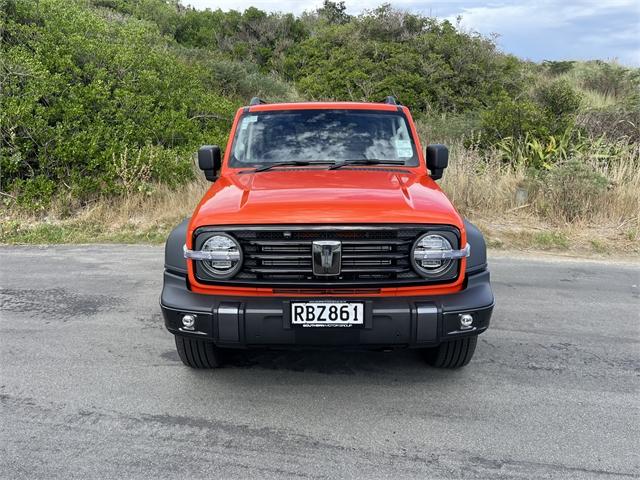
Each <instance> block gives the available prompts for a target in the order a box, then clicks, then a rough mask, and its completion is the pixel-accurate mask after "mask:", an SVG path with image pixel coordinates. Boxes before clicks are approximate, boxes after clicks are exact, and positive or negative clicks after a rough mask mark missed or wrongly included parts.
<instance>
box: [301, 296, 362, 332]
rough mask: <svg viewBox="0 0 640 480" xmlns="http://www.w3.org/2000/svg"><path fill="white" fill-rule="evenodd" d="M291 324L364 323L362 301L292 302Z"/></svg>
mask: <svg viewBox="0 0 640 480" xmlns="http://www.w3.org/2000/svg"><path fill="white" fill-rule="evenodd" d="M291 324H292V325H302V326H303V327H351V326H352V325H363V324H364V303H362V302H292V303H291Z"/></svg>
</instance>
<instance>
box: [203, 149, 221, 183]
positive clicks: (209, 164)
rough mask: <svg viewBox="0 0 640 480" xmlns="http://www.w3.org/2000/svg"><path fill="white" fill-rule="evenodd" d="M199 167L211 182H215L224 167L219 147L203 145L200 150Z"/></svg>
mask: <svg viewBox="0 0 640 480" xmlns="http://www.w3.org/2000/svg"><path fill="white" fill-rule="evenodd" d="M198 166H199V167H200V170H202V171H203V172H204V176H205V178H206V179H207V180H209V181H210V182H215V180H216V178H218V176H217V173H218V171H220V167H222V155H221V154H220V147H219V146H217V145H203V146H202V147H200V148H199V149H198Z"/></svg>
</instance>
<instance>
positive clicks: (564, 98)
mask: <svg viewBox="0 0 640 480" xmlns="http://www.w3.org/2000/svg"><path fill="white" fill-rule="evenodd" d="M535 98H536V100H537V101H538V103H539V104H540V106H541V107H542V108H543V109H544V110H545V112H546V114H547V116H548V117H549V120H550V122H549V123H550V124H551V125H550V128H551V130H552V133H557V132H563V131H565V130H566V129H567V127H569V126H570V125H571V123H572V119H573V118H574V116H575V114H576V112H577V111H578V109H579V108H580V104H581V100H582V96H581V95H580V93H579V92H578V91H577V90H576V89H574V88H573V86H572V85H571V84H570V83H569V82H568V81H567V80H565V79H561V80H556V81H553V82H551V83H548V84H544V85H542V86H540V87H539V88H538V89H537V91H536V92H535Z"/></svg>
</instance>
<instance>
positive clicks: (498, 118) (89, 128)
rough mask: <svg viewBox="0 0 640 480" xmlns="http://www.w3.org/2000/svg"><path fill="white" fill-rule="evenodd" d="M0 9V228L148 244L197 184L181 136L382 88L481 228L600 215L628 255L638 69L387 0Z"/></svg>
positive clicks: (376, 93) (367, 97)
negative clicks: (282, 105) (263, 112)
mask: <svg viewBox="0 0 640 480" xmlns="http://www.w3.org/2000/svg"><path fill="white" fill-rule="evenodd" d="M0 5H2V13H1V15H2V17H1V18H0V22H1V23H0V35H1V40H2V44H1V48H2V51H1V55H0V82H1V83H0V88H1V92H0V93H1V95H0V133H1V136H0V140H1V142H2V143H1V145H0V169H1V170H0V192H1V195H2V201H3V207H2V208H3V209H4V210H3V216H4V221H3V225H2V230H1V231H0V236H1V238H2V239H4V240H5V241H20V239H27V240H29V239H32V240H33V241H42V240H44V241H46V240H47V238H49V239H51V238H53V239H54V240H55V241H65V240H70V241H74V240H92V239H99V240H100V239H102V240H104V239H109V238H113V235H112V234H113V231H114V230H115V231H119V232H122V231H125V230H126V231H129V232H137V233H140V232H146V233H144V234H143V235H144V236H146V237H145V238H149V239H160V238H161V237H162V235H164V233H165V232H166V229H167V228H169V226H170V225H171V223H172V222H174V221H175V220H176V218H178V217H180V216H184V215H188V213H189V210H190V208H192V207H193V205H194V204H195V202H196V200H197V197H198V196H199V195H200V194H201V192H202V190H203V189H204V188H205V187H206V186H205V185H204V184H203V183H201V182H200V180H199V179H197V177H195V176H194V168H193V152H194V150H195V149H196V148H197V147H198V146H199V145H201V144H203V143H218V144H220V145H222V146H224V145H225V144H226V136H227V133H228V129H229V126H230V123H231V120H232V115H233V113H234V111H235V109H236V108H237V107H239V106H241V105H243V104H246V103H247V101H248V99H249V98H250V97H252V96H254V95H260V96H262V97H265V98H267V99H269V100H272V101H282V100H321V99H332V100H333V99H337V100H356V101H360V100H364V101H380V100H381V99H383V98H384V97H385V96H387V95H395V96H396V97H397V98H398V99H399V100H400V101H401V102H402V103H403V104H406V105H408V106H409V107H410V108H411V109H412V111H413V113H414V116H415V117H416V119H417V122H418V125H419V129H420V133H421V137H422V140H423V142H425V143H426V142H427V141H429V142H433V141H441V142H446V143H448V144H450V145H451V149H452V161H451V168H450V169H449V170H448V171H447V172H446V174H445V178H444V181H443V188H445V190H447V192H448V193H449V194H450V195H451V196H452V200H453V201H454V203H455V204H456V205H457V206H458V207H459V208H460V209H461V210H462V211H463V213H465V214H466V215H469V216H471V217H472V218H473V219H475V220H476V221H479V222H480V223H481V224H483V225H485V226H486V227H487V228H488V229H489V230H491V229H492V228H493V229H494V231H495V229H496V222H497V221H496V219H500V221H501V222H502V224H508V225H514V224H515V225H520V226H523V225H524V227H523V228H524V229H525V230H527V229H528V230H527V231H531V228H533V229H535V228H538V229H540V230H541V231H542V232H544V231H546V230H549V231H551V230H553V231H558V229H561V230H562V229H565V230H566V231H567V232H569V233H562V235H565V236H571V237H577V236H578V234H577V233H576V231H578V230H580V229H582V230H584V228H592V229H593V228H598V229H600V230H602V229H608V230H607V233H606V235H604V236H601V237H602V238H604V239H605V240H607V239H611V236H612V235H614V236H617V237H616V240H621V239H622V240H624V242H626V243H629V244H630V245H632V247H633V248H635V249H638V229H639V224H640V196H639V195H638V193H637V192H638V191H640V173H639V171H640V150H639V148H640V147H639V145H640V72H639V70H638V69H631V68H625V67H623V66H621V65H619V64H617V63H615V62H603V61H598V60H594V61H591V62H570V61H563V62H543V63H542V64H535V63H531V62H527V61H523V60H521V59H518V58H516V57H514V56H512V55H507V54H504V53H502V52H500V51H499V50H498V49H497V47H496V44H495V42H494V40H493V39H492V38H488V37H484V36H481V35H479V34H477V33H474V32H468V31H464V30H462V29H460V28H459V27H458V26H457V25H453V24H451V23H450V22H448V21H442V20H438V19H435V18H429V17H424V16H421V15H417V14H410V13H407V12H402V11H398V10H395V9H393V8H392V7H390V6H389V5H382V6H380V7H379V8H376V9H374V10H371V11H367V12H365V13H363V14H361V15H358V16H351V15H348V14H347V13H346V10H345V7H344V4H343V3H334V2H330V1H325V3H324V6H323V7H322V8H320V9H318V10H316V11H313V12H306V13H304V14H303V15H300V16H294V15H292V14H280V13H278V14H273V13H266V12H263V11H261V10H258V9H255V8H249V9H247V10H246V11H244V12H242V13H240V12H235V11H230V12H222V11H220V10H217V11H196V10H193V9H191V8H185V7H183V6H182V5H181V4H180V3H179V2H177V1H173V0H169V1H163V0H40V1H38V2H35V1H27V0H0ZM185 192H188V194H185ZM159 206H160V207H159ZM498 223H499V222H498ZM541 225H542V226H541ZM143 227H144V228H143ZM74 229H75V230H74ZM567 229H568V230H567ZM521 230H522V229H521ZM497 231H500V230H499V229H498V230H497ZM523 231H524V230H523ZM563 231H564V230H563ZM34 232H35V233H34ZM37 232H44V233H42V235H41V236H39V235H40V234H38V233H37ZM52 232H53V233H52ZM56 232H57V233H56ZM74 232H75V233H74ZM79 232H80V233H79ZM149 232H151V233H149ZM518 232H520V230H518V229H516V234H515V235H516V236H517V235H520V233H518ZM511 233H513V229H512V232H511ZM500 235H502V234H500ZM500 235H495V236H496V239H495V244H496V245H497V244H499V243H501V242H504V239H500V238H498V237H499V236H500ZM134 237H135V235H134V236H133V237H131V236H130V237H127V236H126V235H125V236H124V237H122V236H121V237H118V238H120V239H127V238H131V239H135V238H134ZM618 237H619V238H618ZM553 238H555V237H553ZM556 240H557V238H556ZM603 241H604V240H603ZM507 243H508V241H507ZM539 243H541V245H539V246H544V245H542V244H544V243H545V241H541V242H539ZM547 243H548V242H547ZM563 243H566V242H563V241H562V240H560V241H552V242H551V244H552V245H551V246H552V247H562V244H563ZM591 246H592V247H593V248H594V249H596V250H597V249H598V248H599V247H597V246H594V245H591Z"/></svg>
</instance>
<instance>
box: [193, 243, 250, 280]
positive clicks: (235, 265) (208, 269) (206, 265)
mask: <svg viewBox="0 0 640 480" xmlns="http://www.w3.org/2000/svg"><path fill="white" fill-rule="evenodd" d="M200 250H202V251H212V250H214V251H227V252H234V251H237V252H238V253H239V257H238V260H201V261H200V264H201V266H202V270H203V271H204V273H206V274H207V275H208V276H209V277H211V278H214V279H217V280H227V279H229V278H232V277H233V276H235V275H236V274H237V273H238V272H239V271H240V269H241V268H242V262H243V259H244V256H243V254H242V247H241V246H240V243H239V242H238V241H237V240H236V239H235V238H233V237H232V236H231V235H228V234H226V233H222V232H219V233H218V232H216V233H213V234H212V235H210V236H209V237H208V238H207V239H206V240H205V241H203V242H202V245H201V247H200ZM227 264H228V265H229V266H228V267H227V266H226V265H227Z"/></svg>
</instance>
